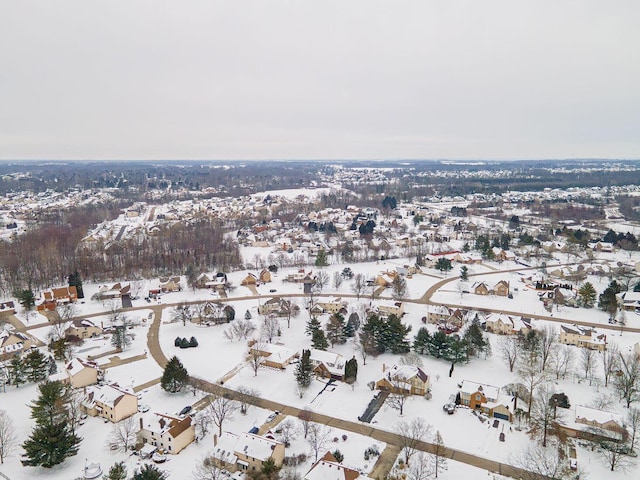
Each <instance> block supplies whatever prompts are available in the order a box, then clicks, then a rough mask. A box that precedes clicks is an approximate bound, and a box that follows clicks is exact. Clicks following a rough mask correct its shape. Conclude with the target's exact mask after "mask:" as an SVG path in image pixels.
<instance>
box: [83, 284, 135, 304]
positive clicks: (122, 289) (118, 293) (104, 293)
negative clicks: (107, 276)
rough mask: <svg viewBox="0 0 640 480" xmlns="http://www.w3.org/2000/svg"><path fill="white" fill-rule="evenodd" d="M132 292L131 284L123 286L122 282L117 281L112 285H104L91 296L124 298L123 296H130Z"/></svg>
mask: <svg viewBox="0 0 640 480" xmlns="http://www.w3.org/2000/svg"><path fill="white" fill-rule="evenodd" d="M130 294H131V284H126V285H124V286H123V285H122V284H121V283H115V284H113V285H112V286H111V287H108V286H107V285H102V286H101V287H100V288H99V289H98V291H97V292H96V293H95V294H94V295H93V296H92V297H91V298H95V299H96V300H109V299H112V298H122V297H123V296H129V295H130Z"/></svg>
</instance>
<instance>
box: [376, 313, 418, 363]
mask: <svg viewBox="0 0 640 480" xmlns="http://www.w3.org/2000/svg"><path fill="white" fill-rule="evenodd" d="M410 331H411V326H407V325H405V324H403V323H402V321H401V320H400V319H399V318H398V317H397V316H396V315H389V318H388V319H387V321H386V325H385V328H384V331H383V332H382V338H383V339H384V349H385V350H389V351H390V352H391V353H395V354H399V353H407V352H408V351H409V349H410V348H409V340H407V334H408V333H409V332H410Z"/></svg>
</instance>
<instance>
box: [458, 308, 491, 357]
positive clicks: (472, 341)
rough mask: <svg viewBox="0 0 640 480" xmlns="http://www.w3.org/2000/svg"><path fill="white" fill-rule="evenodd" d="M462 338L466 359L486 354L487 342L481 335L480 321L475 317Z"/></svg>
mask: <svg viewBox="0 0 640 480" xmlns="http://www.w3.org/2000/svg"><path fill="white" fill-rule="evenodd" d="M463 338H464V341H465V343H466V345H467V357H471V356H478V355H479V354H480V353H486V352H487V345H488V344H489V341H488V340H487V339H486V338H485V337H484V335H483V334H482V328H481V327H480V320H478V318H477V317H476V318H474V319H473V321H472V322H471V324H470V325H469V328H467V331H466V332H464V337H463ZM467 359H468V358H467Z"/></svg>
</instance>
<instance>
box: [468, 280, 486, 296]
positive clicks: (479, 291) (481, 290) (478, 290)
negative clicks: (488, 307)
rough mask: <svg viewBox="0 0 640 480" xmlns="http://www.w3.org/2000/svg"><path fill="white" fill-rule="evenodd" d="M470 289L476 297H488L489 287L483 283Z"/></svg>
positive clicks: (476, 284)
mask: <svg viewBox="0 0 640 480" xmlns="http://www.w3.org/2000/svg"><path fill="white" fill-rule="evenodd" d="M471 288H473V293H475V294H476V295H489V287H488V286H487V284H486V283H484V282H477V283H474V284H473V285H472V286H471Z"/></svg>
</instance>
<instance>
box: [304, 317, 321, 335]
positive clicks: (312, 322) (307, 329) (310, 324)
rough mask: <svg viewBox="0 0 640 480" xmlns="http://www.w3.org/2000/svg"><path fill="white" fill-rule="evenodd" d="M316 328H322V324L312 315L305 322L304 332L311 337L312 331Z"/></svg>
mask: <svg viewBox="0 0 640 480" xmlns="http://www.w3.org/2000/svg"><path fill="white" fill-rule="evenodd" d="M316 330H322V324H321V323H320V320H318V317H316V316H315V315H314V316H312V317H311V318H310V319H309V321H308V322H307V326H306V327H305V329H304V333H305V334H307V335H309V336H310V337H313V332H315V331H316Z"/></svg>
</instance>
